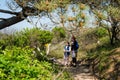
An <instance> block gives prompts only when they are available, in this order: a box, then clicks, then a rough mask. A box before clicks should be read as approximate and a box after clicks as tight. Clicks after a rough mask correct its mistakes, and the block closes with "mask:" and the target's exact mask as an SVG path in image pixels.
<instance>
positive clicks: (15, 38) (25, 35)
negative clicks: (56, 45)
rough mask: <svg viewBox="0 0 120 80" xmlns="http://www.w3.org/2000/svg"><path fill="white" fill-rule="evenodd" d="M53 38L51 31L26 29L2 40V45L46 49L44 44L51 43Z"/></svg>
mask: <svg viewBox="0 0 120 80" xmlns="http://www.w3.org/2000/svg"><path fill="white" fill-rule="evenodd" d="M52 38H53V34H52V33H51V32H50V31H45V30H40V29H38V28H33V29H25V30H23V31H21V32H17V33H15V34H14V35H9V36H7V37H6V38H4V39H1V41H0V44H5V45H9V46H12V45H14V46H18V47H24V46H31V47H33V46H39V47H40V48H42V47H44V44H46V43H50V42H51V40H52Z"/></svg>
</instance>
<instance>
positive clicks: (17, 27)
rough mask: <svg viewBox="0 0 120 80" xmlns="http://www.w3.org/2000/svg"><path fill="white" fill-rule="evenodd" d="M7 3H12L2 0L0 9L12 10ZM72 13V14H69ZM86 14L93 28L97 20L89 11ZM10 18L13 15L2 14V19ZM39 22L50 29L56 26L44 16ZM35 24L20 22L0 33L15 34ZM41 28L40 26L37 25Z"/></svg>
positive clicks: (89, 25)
mask: <svg viewBox="0 0 120 80" xmlns="http://www.w3.org/2000/svg"><path fill="white" fill-rule="evenodd" d="M6 1H10V0H0V9H4V10H10V9H9V8H8V6H7V4H6ZM69 13H70V12H69ZM84 13H85V14H86V16H87V18H88V20H87V23H86V26H88V27H91V26H93V24H92V23H93V22H94V21H95V18H94V15H92V14H91V15H90V14H89V13H88V11H84ZM1 17H2V18H9V17H12V15H10V14H5V13H0V18H1ZM37 20H38V19H37V18H35V19H34V20H33V21H34V22H35V21H37ZM39 21H40V22H41V23H42V25H44V24H48V25H49V26H48V27H51V26H55V25H54V24H53V23H51V21H50V20H49V19H48V18H46V17H45V16H43V17H42V18H41V19H39ZM33 26H34V25H33V24H30V23H29V22H27V20H23V21H21V22H18V23H16V24H14V25H12V26H9V27H7V28H4V29H2V30H0V32H3V33H14V32H16V31H21V30H23V29H24V28H33ZM37 26H39V24H38V25H37Z"/></svg>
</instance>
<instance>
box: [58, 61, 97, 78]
mask: <svg viewBox="0 0 120 80" xmlns="http://www.w3.org/2000/svg"><path fill="white" fill-rule="evenodd" d="M57 61H58V62H59V63H61V64H63V60H62V59H59V60H57ZM66 69H67V71H68V72H70V73H71V76H72V77H73V78H74V80H98V79H97V78H95V77H94V76H93V75H92V73H91V72H90V70H89V67H88V66H87V64H79V63H78V64H77V66H76V67H66Z"/></svg>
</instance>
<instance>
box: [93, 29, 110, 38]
mask: <svg viewBox="0 0 120 80" xmlns="http://www.w3.org/2000/svg"><path fill="white" fill-rule="evenodd" d="M95 34H96V35H97V36H98V37H99V38H101V37H104V36H106V35H108V32H107V30H106V29H105V28H102V27H100V28H97V29H96V31H95Z"/></svg>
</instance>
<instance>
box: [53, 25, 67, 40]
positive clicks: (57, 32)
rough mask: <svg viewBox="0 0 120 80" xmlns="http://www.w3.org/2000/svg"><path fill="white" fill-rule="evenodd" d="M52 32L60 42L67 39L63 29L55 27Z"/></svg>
mask: <svg viewBox="0 0 120 80" xmlns="http://www.w3.org/2000/svg"><path fill="white" fill-rule="evenodd" d="M52 32H53V34H54V38H56V39H57V40H58V41H61V40H62V39H64V38H65V37H66V35H65V34H66V32H65V30H64V29H63V28H62V27H55V28H53V30H52Z"/></svg>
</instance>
